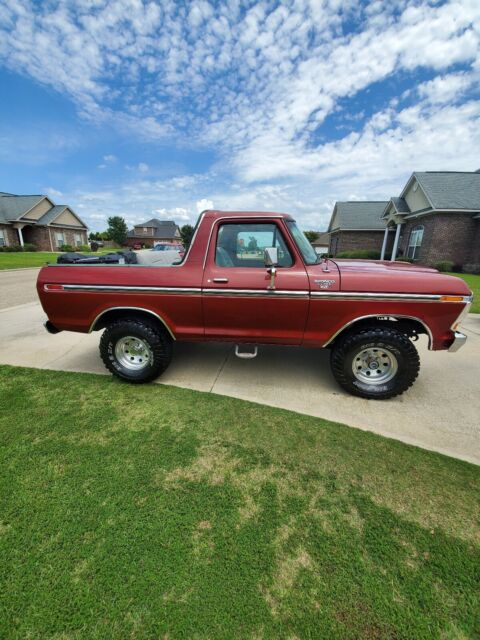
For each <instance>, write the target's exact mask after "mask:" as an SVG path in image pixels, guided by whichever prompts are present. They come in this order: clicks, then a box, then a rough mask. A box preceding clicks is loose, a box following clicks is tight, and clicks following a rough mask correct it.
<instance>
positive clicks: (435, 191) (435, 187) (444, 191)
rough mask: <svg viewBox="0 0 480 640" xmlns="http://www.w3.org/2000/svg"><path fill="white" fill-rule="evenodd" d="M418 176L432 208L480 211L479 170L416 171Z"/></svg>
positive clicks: (415, 174) (413, 175) (416, 176)
mask: <svg viewBox="0 0 480 640" xmlns="http://www.w3.org/2000/svg"><path fill="white" fill-rule="evenodd" d="M413 178H416V180H417V181H418V183H419V185H420V186H421V188H422V190H423V192H424V193H425V196H426V197H427V200H428V201H429V202H430V204H431V205H432V209H440V210H443V209H447V210H452V209H459V210H467V211H471V210H474V211H480V173H478V172H477V171H415V172H414V173H413V174H412V176H411V177H410V179H409V181H408V182H407V184H406V186H405V188H404V190H403V191H402V194H401V195H402V196H403V195H404V193H405V191H406V190H407V188H408V186H409V184H410V182H411V180H412V179H413Z"/></svg>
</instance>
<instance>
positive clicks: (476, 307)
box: [449, 273, 480, 313]
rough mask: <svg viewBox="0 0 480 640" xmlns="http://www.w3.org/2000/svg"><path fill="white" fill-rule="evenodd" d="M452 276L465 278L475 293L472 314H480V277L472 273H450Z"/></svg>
mask: <svg viewBox="0 0 480 640" xmlns="http://www.w3.org/2000/svg"><path fill="white" fill-rule="evenodd" d="M449 275H451V276H457V277H458V278H463V280H465V282H466V283H467V285H468V286H469V287H470V289H471V290H472V292H473V304H472V306H471V308H470V312H471V313H480V275H474V274H472V273H450V274H449Z"/></svg>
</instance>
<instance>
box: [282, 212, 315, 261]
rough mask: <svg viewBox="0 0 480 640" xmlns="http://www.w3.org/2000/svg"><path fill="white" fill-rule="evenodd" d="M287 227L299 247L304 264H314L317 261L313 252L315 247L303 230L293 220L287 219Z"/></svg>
mask: <svg viewBox="0 0 480 640" xmlns="http://www.w3.org/2000/svg"><path fill="white" fill-rule="evenodd" d="M286 222H287V227H288V228H289V229H290V233H291V234H292V236H293V238H294V240H295V242H296V244H297V247H298V248H299V249H300V253H301V254H302V256H303V259H304V260H305V263H306V264H316V262H317V258H318V256H317V254H316V253H315V249H314V248H313V247H312V245H311V244H310V242H309V241H308V240H307V238H306V237H305V235H304V233H303V231H300V229H299V228H298V227H297V223H296V222H295V221H294V220H287V221H286Z"/></svg>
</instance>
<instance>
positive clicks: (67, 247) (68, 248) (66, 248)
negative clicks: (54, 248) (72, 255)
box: [60, 244, 74, 251]
mask: <svg viewBox="0 0 480 640" xmlns="http://www.w3.org/2000/svg"><path fill="white" fill-rule="evenodd" d="M60 251H74V249H73V247H72V245H71V244H63V245H62V246H61V247H60Z"/></svg>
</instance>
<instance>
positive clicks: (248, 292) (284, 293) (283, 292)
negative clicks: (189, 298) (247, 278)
mask: <svg viewBox="0 0 480 640" xmlns="http://www.w3.org/2000/svg"><path fill="white" fill-rule="evenodd" d="M203 293H204V294H205V295H206V296H245V297H252V298H259V297H262V298H268V297H270V298H282V297H283V298H309V297H310V293H309V291H293V290H292V291H290V290H288V289H220V288H218V289H203Z"/></svg>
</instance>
